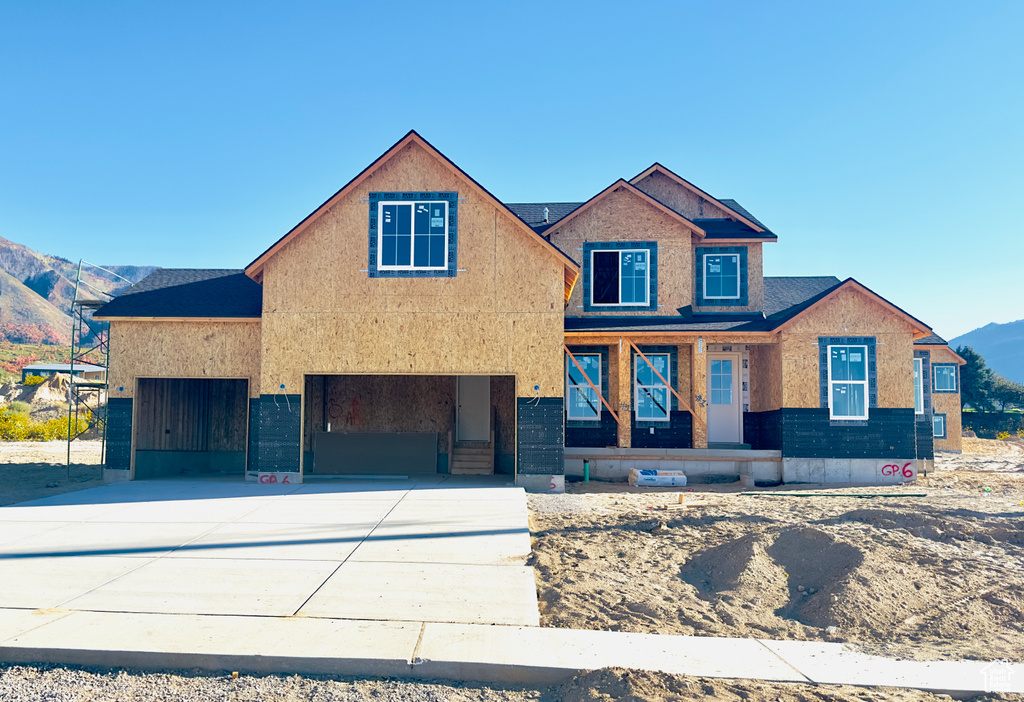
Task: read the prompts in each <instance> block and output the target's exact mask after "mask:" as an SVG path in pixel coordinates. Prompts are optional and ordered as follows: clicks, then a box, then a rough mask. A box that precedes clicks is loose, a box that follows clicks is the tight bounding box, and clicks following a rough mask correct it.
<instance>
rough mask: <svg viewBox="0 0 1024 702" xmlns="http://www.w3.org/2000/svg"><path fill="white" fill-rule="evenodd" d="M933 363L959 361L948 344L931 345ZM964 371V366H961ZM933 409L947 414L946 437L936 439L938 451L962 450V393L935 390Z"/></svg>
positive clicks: (929, 349) (961, 370)
mask: <svg viewBox="0 0 1024 702" xmlns="http://www.w3.org/2000/svg"><path fill="white" fill-rule="evenodd" d="M927 350H928V351H930V352H931V362H932V363H959V362H960V359H959V358H957V357H956V356H955V355H954V354H953V352H952V351H951V350H950V349H949V347H947V346H929V347H927ZM960 372H961V373H962V372H963V366H960ZM932 411H933V412H935V413H936V414H944V415H946V438H945V439H935V450H936V451H960V450H962V448H963V442H962V441H961V438H962V436H963V424H962V416H961V414H960V411H961V407H960V393H950V392H933V393H932Z"/></svg>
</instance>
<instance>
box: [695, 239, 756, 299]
mask: <svg viewBox="0 0 1024 702" xmlns="http://www.w3.org/2000/svg"><path fill="white" fill-rule="evenodd" d="M705 243H710V242H705ZM726 254H735V255H737V256H739V291H740V294H739V296H738V297H713V298H707V297H705V296H704V291H705V290H706V283H705V280H704V270H705V266H706V265H707V264H706V262H705V257H706V256H709V255H710V256H722V255H726ZM749 256H750V250H749V247H747V246H695V247H694V249H693V280H694V282H693V298H694V303H693V304H694V306H695V307H749V306H750V304H751V303H750V280H749V279H750V267H749V265H748V258H749Z"/></svg>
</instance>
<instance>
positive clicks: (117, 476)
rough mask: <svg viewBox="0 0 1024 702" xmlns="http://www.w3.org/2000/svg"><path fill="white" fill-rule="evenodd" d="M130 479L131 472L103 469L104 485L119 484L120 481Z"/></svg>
mask: <svg viewBox="0 0 1024 702" xmlns="http://www.w3.org/2000/svg"><path fill="white" fill-rule="evenodd" d="M131 478H132V472H131V471H130V470H114V469H111V468H104V469H103V482H105V483H119V482H121V481H122V480H131Z"/></svg>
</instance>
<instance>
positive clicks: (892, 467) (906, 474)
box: [882, 461, 915, 480]
mask: <svg viewBox="0 0 1024 702" xmlns="http://www.w3.org/2000/svg"><path fill="white" fill-rule="evenodd" d="M913 463H914V462H913V461H907V462H906V463H904V464H903V465H902V466H900V465H899V464H898V463H887V464H885V465H884V466H882V475H885V476H893V477H896V478H900V477H903V478H907V479H908V480H910V479H913V478H914V477H915V476H914V469H913V468H912V467H911V466H912V464H913Z"/></svg>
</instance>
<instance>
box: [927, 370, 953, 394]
mask: <svg viewBox="0 0 1024 702" xmlns="http://www.w3.org/2000/svg"><path fill="white" fill-rule="evenodd" d="M956 370H957V366H956V364H955V363H933V364H932V371H933V375H934V376H935V377H934V378H933V380H934V383H933V384H932V390H933V391H935V392H957V382H956V380H957V378H956Z"/></svg>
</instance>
